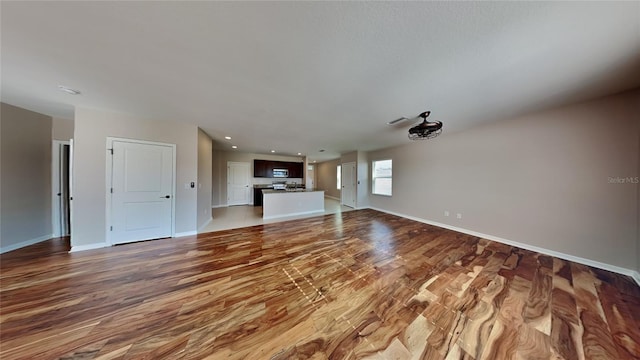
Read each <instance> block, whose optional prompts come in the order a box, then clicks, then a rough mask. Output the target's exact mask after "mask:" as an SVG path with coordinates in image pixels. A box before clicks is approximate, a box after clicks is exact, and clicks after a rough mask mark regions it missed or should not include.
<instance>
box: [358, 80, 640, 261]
mask: <svg viewBox="0 0 640 360" xmlns="http://www.w3.org/2000/svg"><path fill="white" fill-rule="evenodd" d="M639 104H640V90H636V91H633V92H627V93H624V94H621V95H616V96H610V97H607V98H603V99H599V100H597V101H591V102H586V103H581V104H577V105H573V106H568V107H564V108H558V109H554V110H550V111H545V112H540V113H536V114H531V115H528V116H523V117H520V118H516V119H510V120H506V121H500V122H496V123H494V124H491V125H487V126H483V127H478V128H475V129H472V130H469V131H466V132H460V133H451V134H448V133H447V130H446V126H447V124H446V122H445V124H444V132H443V134H442V135H441V136H440V137H438V138H435V139H432V140H427V141H420V142H412V143H409V144H407V145H404V146H400V147H395V148H391V149H386V150H380V151H373V152H370V153H369V161H372V160H382V159H387V158H391V159H393V175H394V178H393V196H392V197H383V196H376V195H369V202H370V205H371V206H372V207H374V208H379V209H383V210H387V211H392V212H396V213H400V214H405V215H409V216H413V217H417V218H421V219H426V220H430V221H435V222H439V223H444V224H448V225H451V226H456V227H459V228H463V229H467V230H472V231H476V232H479V233H483V234H488V235H493V236H497V237H500V238H503V239H507V240H511V241H516V242H520V243H524V244H528V245H530V246H536V247H541V248H544V249H549V250H553V251H557V252H561V253H565V254H569V255H573V256H577V257H581V258H584V259H590V260H595V261H599V262H602V263H606V264H610V265H615V266H619V267H622V268H626V269H637V268H638V257H639V255H638V249H637V248H636V247H637V246H638V221H639V219H638V211H639V210H638V196H639V195H638V184H634V183H631V182H625V183H622V184H613V183H610V182H609V178H610V177H622V178H626V177H636V176H640V175H639V171H638V168H639V166H640V165H639V164H640V163H639V159H638V157H639V152H640V147H639V137H638V134H639V128H640V124H639V122H640V106H639ZM445 210H448V211H450V213H451V216H449V217H445V216H444V215H443V212H444V211H445ZM456 213H462V216H463V217H462V219H460V220H458V219H456V216H455V215H456Z"/></svg>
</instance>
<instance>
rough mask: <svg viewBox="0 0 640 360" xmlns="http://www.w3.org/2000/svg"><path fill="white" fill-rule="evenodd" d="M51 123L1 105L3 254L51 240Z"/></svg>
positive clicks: (0, 237)
mask: <svg viewBox="0 0 640 360" xmlns="http://www.w3.org/2000/svg"><path fill="white" fill-rule="evenodd" d="M51 122H52V121H51V117H50V116H46V115H42V114H38V113H35V112H32V111H28V110H25V109H21V108H18V107H15V106H12V105H8V104H4V103H2V104H1V110H0V214H1V216H0V252H4V251H9V250H12V249H14V248H17V247H21V246H25V245H28V244H29V243H33V242H37V241H41V240H46V239H48V238H50V237H51V236H52V235H51V234H52V225H51V127H52V126H51Z"/></svg>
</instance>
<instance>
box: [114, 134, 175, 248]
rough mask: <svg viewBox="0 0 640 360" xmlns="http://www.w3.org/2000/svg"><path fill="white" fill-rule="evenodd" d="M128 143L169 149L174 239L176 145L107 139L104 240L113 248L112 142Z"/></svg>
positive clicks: (173, 234)
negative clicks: (171, 171) (171, 168)
mask: <svg viewBox="0 0 640 360" xmlns="http://www.w3.org/2000/svg"><path fill="white" fill-rule="evenodd" d="M114 141H119V142H128V143H133V144H141V145H160V146H169V147H171V153H172V159H171V161H172V166H173V174H171V181H172V182H173V185H172V186H171V237H172V238H173V237H176V144H168V143H161V142H157V141H146V140H136V139H126V138H117V137H111V136H108V137H107V142H106V151H105V158H106V163H107V171H106V177H105V185H106V186H105V188H104V196H105V199H106V208H105V210H106V211H105V212H106V214H105V227H104V233H105V239H106V243H107V245H110V246H113V245H114V243H113V241H112V239H111V210H112V206H111V187H112V184H113V142H114Z"/></svg>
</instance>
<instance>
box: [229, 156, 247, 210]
mask: <svg viewBox="0 0 640 360" xmlns="http://www.w3.org/2000/svg"><path fill="white" fill-rule="evenodd" d="M231 164H243V165H246V166H247V178H248V179H249V184H248V185H251V163H249V162H246V161H227V206H242V205H251V200H252V199H251V195H253V194H252V193H251V190H252V188H251V186H247V189H248V190H247V199H246V201H247V202H246V203H245V204H235V205H230V204H229V168H230V167H231Z"/></svg>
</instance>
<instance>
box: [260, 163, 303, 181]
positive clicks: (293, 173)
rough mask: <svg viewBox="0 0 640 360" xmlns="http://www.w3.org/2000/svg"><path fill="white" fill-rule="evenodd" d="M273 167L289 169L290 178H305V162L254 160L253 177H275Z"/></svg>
mask: <svg viewBox="0 0 640 360" xmlns="http://www.w3.org/2000/svg"><path fill="white" fill-rule="evenodd" d="M273 169H287V170H288V171H289V176H288V177H289V178H294V179H296V178H297V179H302V178H304V163H301V162H293V161H272V160H258V159H255V160H253V177H257V178H273Z"/></svg>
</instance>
